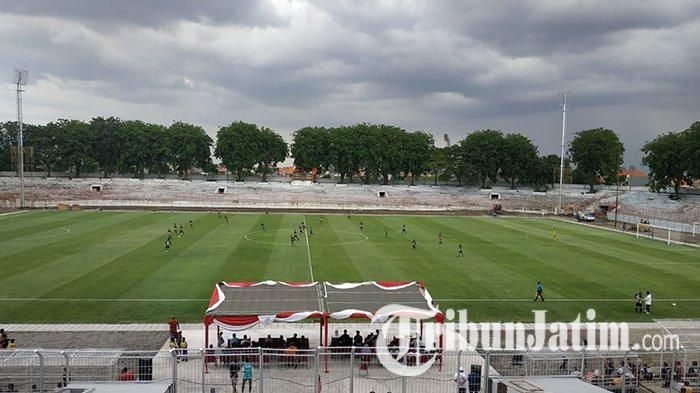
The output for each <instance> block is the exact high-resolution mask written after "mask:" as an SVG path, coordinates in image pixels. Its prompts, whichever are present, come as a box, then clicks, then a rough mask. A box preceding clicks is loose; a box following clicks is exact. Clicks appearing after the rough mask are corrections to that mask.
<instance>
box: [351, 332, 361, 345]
mask: <svg viewBox="0 0 700 393" xmlns="http://www.w3.org/2000/svg"><path fill="white" fill-rule="evenodd" d="M362 342H363V339H362V335H361V334H360V331H359V330H357V331H355V337H354V338H353V339H352V345H353V346H354V347H361V346H362Z"/></svg>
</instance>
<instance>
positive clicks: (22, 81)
mask: <svg viewBox="0 0 700 393" xmlns="http://www.w3.org/2000/svg"><path fill="white" fill-rule="evenodd" d="M28 81H29V72H28V71H27V70H23V69H19V68H15V76H14V78H13V79H12V83H14V84H15V86H16V90H15V91H16V92H17V149H18V150H19V184H20V186H19V188H20V191H19V207H20V208H22V207H24V135H23V133H22V92H23V91H24V89H23V88H24V86H26V85H27V82H28Z"/></svg>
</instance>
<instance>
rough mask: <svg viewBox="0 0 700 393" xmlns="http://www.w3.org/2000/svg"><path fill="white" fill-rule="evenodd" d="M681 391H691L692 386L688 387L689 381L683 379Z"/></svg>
mask: <svg viewBox="0 0 700 393" xmlns="http://www.w3.org/2000/svg"><path fill="white" fill-rule="evenodd" d="M681 393H693V388H691V387H690V381H685V382H684V383H683V387H681Z"/></svg>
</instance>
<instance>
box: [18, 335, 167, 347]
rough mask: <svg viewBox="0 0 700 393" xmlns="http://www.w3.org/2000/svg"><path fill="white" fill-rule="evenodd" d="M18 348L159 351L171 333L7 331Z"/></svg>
mask: <svg viewBox="0 0 700 393" xmlns="http://www.w3.org/2000/svg"><path fill="white" fill-rule="evenodd" d="M8 334H9V337H10V338H14V339H15V341H16V343H17V347H18V348H20V349H21V348H32V349H35V348H43V349H86V348H110V349H123V350H127V351H136V350H158V349H160V348H161V347H162V346H163V344H164V343H165V341H166V340H167V339H168V332H167V331H163V332H17V333H13V332H8Z"/></svg>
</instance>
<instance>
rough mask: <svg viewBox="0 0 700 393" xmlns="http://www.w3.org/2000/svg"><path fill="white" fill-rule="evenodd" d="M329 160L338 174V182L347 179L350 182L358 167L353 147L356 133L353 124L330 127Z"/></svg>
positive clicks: (355, 151) (356, 155)
mask: <svg viewBox="0 0 700 393" xmlns="http://www.w3.org/2000/svg"><path fill="white" fill-rule="evenodd" d="M330 134H331V149H330V162H331V165H333V166H334V167H335V171H336V172H337V173H338V174H340V182H341V183H345V180H346V179H347V180H348V181H349V182H350V183H352V178H353V175H354V174H355V173H357V172H358V171H359V169H360V163H359V160H358V153H357V150H358V149H356V148H355V143H356V142H357V139H358V138H357V135H356V134H355V126H343V127H337V128H332V129H331V131H330Z"/></svg>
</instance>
